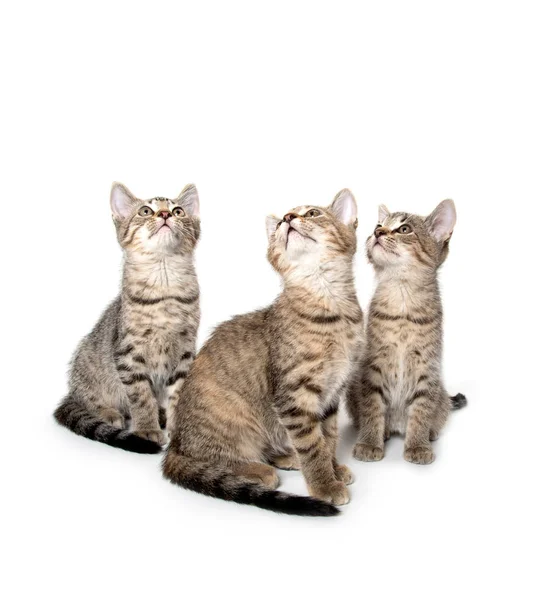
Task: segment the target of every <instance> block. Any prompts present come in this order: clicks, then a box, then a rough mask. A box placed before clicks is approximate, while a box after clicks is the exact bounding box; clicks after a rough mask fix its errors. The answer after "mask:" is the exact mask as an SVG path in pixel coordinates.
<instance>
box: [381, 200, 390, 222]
mask: <svg viewBox="0 0 554 600" xmlns="http://www.w3.org/2000/svg"><path fill="white" fill-rule="evenodd" d="M389 215H390V211H389V209H388V208H387V207H386V206H385V205H384V204H379V223H382V222H383V221H384V220H385V219H386V218H387V217H388V216H389Z"/></svg>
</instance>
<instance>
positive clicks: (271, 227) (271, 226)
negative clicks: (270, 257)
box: [265, 215, 281, 241]
mask: <svg viewBox="0 0 554 600" xmlns="http://www.w3.org/2000/svg"><path fill="white" fill-rule="evenodd" d="M280 221H281V219H280V218H279V217H276V216H275V215H269V216H268V217H266V218H265V232H266V233H267V239H268V240H269V241H271V236H272V235H273V234H274V233H275V231H276V230H277V225H278V224H279V222H280Z"/></svg>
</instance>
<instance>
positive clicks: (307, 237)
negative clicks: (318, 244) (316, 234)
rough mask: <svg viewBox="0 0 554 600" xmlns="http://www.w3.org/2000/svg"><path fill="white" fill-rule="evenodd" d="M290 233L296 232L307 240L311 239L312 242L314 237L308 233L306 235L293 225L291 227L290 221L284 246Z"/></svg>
mask: <svg viewBox="0 0 554 600" xmlns="http://www.w3.org/2000/svg"><path fill="white" fill-rule="evenodd" d="M291 233H297V234H298V235H299V236H300V237H303V238H306V239H308V240H312V242H315V240H314V238H311V237H310V236H309V235H306V234H305V233H302V232H301V231H298V229H296V228H295V227H293V226H292V225H291V224H290V223H289V228H288V231H287V241H286V246H288V244H289V237H290V234H291Z"/></svg>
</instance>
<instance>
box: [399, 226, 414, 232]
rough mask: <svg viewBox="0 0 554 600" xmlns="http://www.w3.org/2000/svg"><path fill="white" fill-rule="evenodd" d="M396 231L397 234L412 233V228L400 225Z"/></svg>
mask: <svg viewBox="0 0 554 600" xmlns="http://www.w3.org/2000/svg"><path fill="white" fill-rule="evenodd" d="M396 231H398V233H412V228H411V227H410V226H409V225H400V227H399V228H398V229H397V230H396Z"/></svg>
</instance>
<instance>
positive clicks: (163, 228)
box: [150, 222, 173, 237]
mask: <svg viewBox="0 0 554 600" xmlns="http://www.w3.org/2000/svg"><path fill="white" fill-rule="evenodd" d="M167 230H169V231H173V228H172V227H170V225H169V224H168V223H167V222H165V223H163V224H162V225H160V226H159V227H158V229H156V231H154V233H153V234H152V235H151V236H150V237H154V236H155V235H158V233H165V232H166V231H167Z"/></svg>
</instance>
